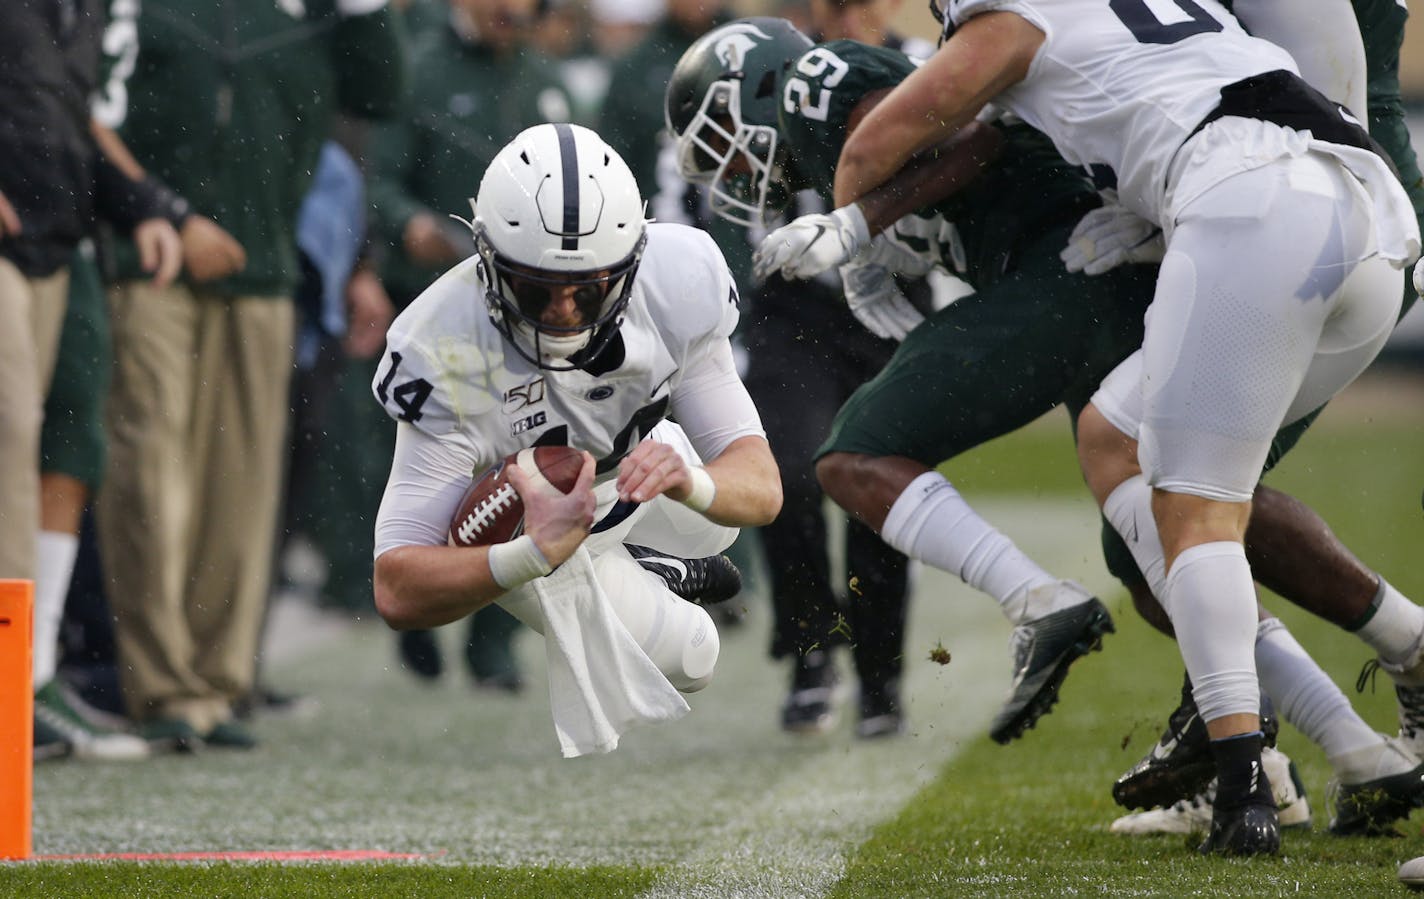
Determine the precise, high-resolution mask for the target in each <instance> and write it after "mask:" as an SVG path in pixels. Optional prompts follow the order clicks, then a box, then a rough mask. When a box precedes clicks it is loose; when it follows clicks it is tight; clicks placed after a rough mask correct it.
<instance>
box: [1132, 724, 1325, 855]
mask: <svg viewBox="0 0 1424 899" xmlns="http://www.w3.org/2000/svg"><path fill="white" fill-rule="evenodd" d="M1261 767H1262V769H1264V770H1265V772H1266V778H1267V779H1268V780H1270V782H1271V791H1272V792H1273V793H1274V794H1275V797H1276V808H1277V809H1278V810H1279V812H1278V814H1279V818H1280V822H1281V827H1283V828H1299V829H1305V828H1309V827H1310V803H1309V801H1307V800H1306V798H1305V786H1304V785H1303V784H1302V783H1301V782H1300V777H1299V775H1297V774H1296V771H1295V764H1294V763H1293V762H1292V761H1291V760H1290V759H1289V758H1288V757H1287V756H1286V754H1285V753H1284V752H1281V751H1280V750H1277V749H1272V748H1270V747H1269V746H1267V747H1263V748H1262V749H1261ZM1215 800H1216V781H1215V780H1213V781H1212V782H1211V783H1210V784H1209V785H1208V786H1207V788H1206V789H1205V790H1203V791H1202V792H1201V793H1199V794H1197V795H1196V796H1192V797H1190V798H1187V799H1183V800H1180V801H1178V802H1176V803H1175V804H1173V805H1171V806H1168V807H1167V808H1154V809H1150V810H1148V811H1145V812H1137V813H1135V814H1131V815H1123V816H1122V817H1121V818H1118V819H1117V820H1116V821H1114V822H1113V823H1112V824H1111V825H1110V826H1109V827H1108V830H1109V831H1111V832H1112V833H1120V834H1124V835H1127V836H1144V835H1147V834H1158V833H1168V834H1171V833H1176V834H1193V833H1206V832H1207V831H1208V830H1210V829H1211V811H1212V803H1213V802H1214V801H1215Z"/></svg>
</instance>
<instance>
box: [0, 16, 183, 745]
mask: <svg viewBox="0 0 1424 899" xmlns="http://www.w3.org/2000/svg"><path fill="white" fill-rule="evenodd" d="M111 5H112V8H110V7H111ZM135 12H136V10H135V9H134V5H133V4H131V3H124V2H114V3H112V4H110V3H106V2H101V0H85V2H77V3H61V2H47V0H46V2H33V3H27V4H24V5H23V6H19V7H16V8H14V9H12V10H9V11H8V18H7V25H6V28H5V29H4V30H3V33H0V60H3V62H0V157H3V158H4V159H5V160H6V164H5V165H4V166H3V167H0V378H3V379H4V384H5V390H4V392H3V399H0V497H3V499H0V577H3V578H21V579H29V580H33V581H34V582H35V608H34V621H35V633H34V646H35V652H34V657H33V671H32V677H33V684H34V687H35V690H36V694H35V721H34V725H35V755H36V757H37V758H46V757H54V756H57V755H66V754H71V753H72V754H74V755H76V756H78V757H82V758H110V759H114V758H126V759H127V758H141V757H143V756H144V755H145V754H146V749H145V747H144V746H143V745H142V744H140V743H138V742H136V741H134V740H132V739H131V738H127V737H125V736H123V735H119V734H111V733H106V732H105V731H103V730H102V729H98V728H95V727H94V726H92V725H90V724H89V723H88V722H87V721H85V720H84V718H83V717H82V716H81V715H80V714H79V713H78V710H77V709H76V707H75V705H74V704H73V703H72V702H71V701H70V699H69V698H68V697H66V696H65V695H63V694H61V692H60V691H59V686H58V684H57V683H56V682H55V670H56V653H57V647H58V629H59V621H60V618H61V616H62V615H63V612H64V596H65V592H66V589H67V587H68V584H69V579H70V574H71V572H72V570H73V566H74V555H75V549H76V546H77V539H76V536H75V535H76V533H77V531H78V515H79V509H80V508H82V505H83V500H84V497H85V495H86V493H87V488H86V486H85V485H84V484H83V483H82V482H80V481H79V480H78V478H77V477H69V475H70V474H75V473H76V472H74V471H72V470H71V471H65V470H64V469H68V468H71V466H69V465H67V464H66V463H65V462H58V463H56V464H55V466H54V467H55V470H53V471H50V472H49V475H48V477H42V476H41V468H42V465H41V458H42V456H41V452H42V449H41V447H42V439H43V437H42V434H43V430H44V429H43V422H44V421H45V415H46V413H45V404H46V400H47V398H48V395H49V394H50V392H51V385H52V383H53V382H54V378H55V373H56V369H57V367H59V357H60V354H61V353H62V352H65V349H64V348H63V339H62V332H63V331H64V328H65V323H66V321H69V320H71V319H70V316H69V313H68V306H69V301H68V295H69V293H70V291H71V286H70V280H71V277H70V265H71V263H72V262H74V260H75V259H76V258H77V257H76V248H77V247H78V246H79V244H80V241H81V239H82V238H84V237H85V235H86V234H90V233H92V230H93V228H94V225H95V222H94V218H95V216H96V215H97V216H98V217H99V218H101V219H103V220H104V221H105V222H107V223H109V224H111V225H113V226H115V227H117V228H119V229H121V230H123V231H124V232H125V233H131V234H132V235H133V239H134V241H135V243H136V245H137V247H138V249H139V253H140V262H139V266H138V267H140V268H141V269H142V271H143V272H146V273H149V274H151V275H152V276H153V283H154V284H155V285H157V286H160V287H161V286H163V285H165V284H167V283H168V282H169V281H171V280H172V279H173V278H174V277H175V276H176V275H177V273H178V270H179V268H180V266H181V265H182V264H183V247H182V243H181V241H180V239H179V236H178V233H177V231H176V230H175V228H174V224H175V221H176V217H177V216H180V215H181V214H182V210H183V208H184V207H185V204H184V203H183V201H182V200H181V198H178V197H177V196H176V195H174V194H173V193H172V191H170V190H169V189H168V188H167V187H166V186H165V185H163V184H162V183H160V182H159V181H157V180H156V179H153V178H150V177H148V176H147V175H146V174H145V173H144V172H143V171H142V170H141V169H140V168H139V167H138V166H137V165H135V164H134V162H133V160H132V158H131V157H130V156H129V155H128V153H127V150H126V148H125V147H124V146H123V144H122V142H120V141H119V140H118V139H117V137H115V135H114V134H113V132H112V131H111V130H110V127H109V126H110V125H112V124H113V123H114V121H115V120H116V118H117V117H121V115H122V110H123V97H122V90H123V87H122V80H123V77H124V74H125V69H126V66H127V65H130V64H131V63H132V51H133V50H134V47H133V41H132V38H133V30H134V28H133V26H134V22H133V16H134V15H135ZM111 20H112V24H111ZM106 44H107V45H109V47H110V48H111V51H112V57H108V58H106V49H105V47H106ZM106 112H107V113H109V114H108V115H107V116H106V115H105V113H106ZM90 253H91V255H92V248H91V250H90ZM78 265H79V266H81V267H83V266H88V267H87V268H84V270H83V271H82V272H81V273H80V274H79V280H80V281H82V284H81V285H80V288H81V289H82V287H84V286H88V285H89V281H87V280H84V279H85V277H86V276H89V275H90V274H91V272H92V259H91V260H88V261H86V260H83V259H80V260H79V261H78ZM76 314H78V313H76ZM72 330H73V329H71V331H72ZM71 336H73V335H71ZM65 361H66V362H67V361H69V360H65ZM88 361H92V360H88ZM61 378H62V379H65V380H67V371H64V372H62V373H61ZM66 386H67V385H66ZM86 389H88V390H90V391H91V393H90V399H91V401H92V400H94V399H96V395H95V394H94V393H93V392H92V385H86ZM55 411H57V410H51V413H53V412H55ZM50 433H51V435H52V436H55V435H58V434H59V433H60V432H59V431H58V430H57V425H56V427H52V428H51V431H50ZM78 467H81V466H80V465H79V463H76V465H75V466H73V468H78ZM77 474H78V475H79V476H82V474H83V472H77Z"/></svg>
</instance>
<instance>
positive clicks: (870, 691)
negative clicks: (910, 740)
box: [855, 680, 905, 740]
mask: <svg viewBox="0 0 1424 899" xmlns="http://www.w3.org/2000/svg"><path fill="white" fill-rule="evenodd" d="M904 732H905V715H904V712H902V711H901V709H900V682H899V681H895V680H888V681H885V682H884V683H881V684H861V687H860V720H859V721H857V722H856V723H855V735H856V736H857V737H860V738H861V739H862V740H873V739H876V738H877V737H895V736H899V735H900V734H903V733H904Z"/></svg>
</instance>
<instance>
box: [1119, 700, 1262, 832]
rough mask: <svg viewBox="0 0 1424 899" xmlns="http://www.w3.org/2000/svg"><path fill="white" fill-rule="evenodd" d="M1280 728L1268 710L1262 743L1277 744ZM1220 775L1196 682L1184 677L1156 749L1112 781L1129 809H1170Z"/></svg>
mask: <svg viewBox="0 0 1424 899" xmlns="http://www.w3.org/2000/svg"><path fill="white" fill-rule="evenodd" d="M1279 730H1280V722H1279V720H1277V718H1276V716H1275V715H1273V714H1270V713H1267V712H1264V711H1263V712H1262V714H1261V732H1262V735H1263V744H1264V745H1266V746H1275V745H1276V734H1277V732H1279ZM1215 777H1216V762H1215V760H1214V759H1213V758H1212V755H1211V746H1210V742H1209V738H1208V737H1207V733H1206V723H1205V722H1203V721H1202V720H1201V716H1200V715H1198V714H1197V703H1196V700H1195V699H1194V698H1193V697H1192V682H1191V681H1190V680H1189V679H1187V678H1186V677H1185V676H1183V678H1182V701H1181V703H1180V704H1179V705H1178V706H1177V707H1176V708H1175V709H1173V710H1172V714H1170V715H1168V716H1167V727H1166V729H1165V730H1163V731H1162V736H1161V738H1160V739H1158V741H1157V743H1156V744H1155V745H1154V746H1153V747H1152V749H1151V750H1149V751H1148V753H1147V754H1146V755H1145V756H1143V757H1142V758H1141V760H1139V761H1138V763H1137V764H1135V765H1133V766H1132V767H1131V768H1129V769H1128V770H1127V772H1126V773H1124V774H1123V775H1122V776H1121V777H1119V778H1118V779H1117V781H1116V782H1115V783H1114V784H1113V788H1112V795H1113V800H1114V801H1116V802H1117V804H1118V805H1120V806H1122V807H1123V808H1126V809H1139V808H1157V807H1159V806H1160V807H1162V808H1167V807H1169V806H1171V805H1173V804H1175V803H1177V802H1180V801H1182V800H1183V799H1188V798H1190V797H1192V796H1196V795H1199V794H1200V793H1201V792H1202V791H1203V790H1205V789H1206V787H1207V784H1209V783H1211V781H1212V779H1213V778H1215Z"/></svg>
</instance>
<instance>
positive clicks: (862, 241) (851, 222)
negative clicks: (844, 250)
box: [831, 203, 870, 255]
mask: <svg viewBox="0 0 1424 899" xmlns="http://www.w3.org/2000/svg"><path fill="white" fill-rule="evenodd" d="M831 215H832V216H833V217H835V218H837V219H839V220H840V221H841V222H842V223H843V224H844V226H845V227H846V228H848V229H850V233H851V235H852V236H853V237H854V239H855V246H854V247H852V249H853V250H854V251H855V252H856V253H858V252H860V248H861V247H864V246H866V245H867V244H869V243H870V224H869V223H868V222H866V220H865V210H863V209H861V208H860V204H859V203H851V204H850V205H848V206H842V207H840V208H839V209H836V210H834V211H833V212H831ZM852 255H854V253H853V254H852Z"/></svg>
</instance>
